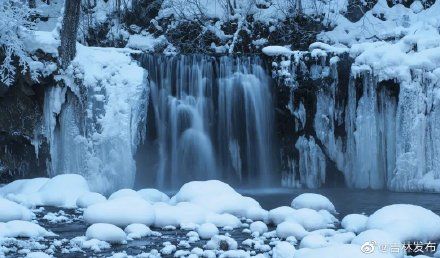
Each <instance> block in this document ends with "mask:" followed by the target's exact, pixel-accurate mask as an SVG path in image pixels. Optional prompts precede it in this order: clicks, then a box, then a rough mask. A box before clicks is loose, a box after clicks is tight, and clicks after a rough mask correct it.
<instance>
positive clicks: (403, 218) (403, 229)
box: [367, 204, 440, 242]
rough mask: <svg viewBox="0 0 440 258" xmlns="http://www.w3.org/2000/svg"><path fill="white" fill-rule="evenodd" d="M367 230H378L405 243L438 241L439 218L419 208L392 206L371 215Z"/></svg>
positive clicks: (404, 205)
mask: <svg viewBox="0 0 440 258" xmlns="http://www.w3.org/2000/svg"><path fill="white" fill-rule="evenodd" d="M367 229H380V230H383V231H385V232H387V233H389V234H390V235H392V236H394V237H396V238H397V239H399V240H400V241H402V242H405V241H425V242H427V241H430V240H431V241H432V240H433V239H440V216H439V215H437V214H435V213H434V212H432V211H430V210H427V209H425V208H423V207H420V206H415V205H409V204H394V205H390V206H385V207H383V208H381V209H379V210H377V211H376V212H375V213H373V214H372V215H371V216H370V217H369V218H368V222H367Z"/></svg>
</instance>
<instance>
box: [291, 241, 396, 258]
mask: <svg viewBox="0 0 440 258" xmlns="http://www.w3.org/2000/svg"><path fill="white" fill-rule="evenodd" d="M295 257H300V258H318V257H319V258H320V257H325V258H394V256H392V255H390V254H383V253H380V254H377V253H372V254H365V253H363V252H362V251H361V248H360V247H359V246H358V245H352V244H342V245H331V246H327V247H323V248H317V249H311V248H303V249H298V250H297V251H296V253H295Z"/></svg>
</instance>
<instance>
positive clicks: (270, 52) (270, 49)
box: [261, 46, 293, 57]
mask: <svg viewBox="0 0 440 258" xmlns="http://www.w3.org/2000/svg"><path fill="white" fill-rule="evenodd" d="M261 51H263V53H264V54H265V55H267V56H286V57H290V56H291V55H292V54H293V51H292V50H290V49H288V48H286V47H282V46H267V47H264V48H263V49H262V50H261Z"/></svg>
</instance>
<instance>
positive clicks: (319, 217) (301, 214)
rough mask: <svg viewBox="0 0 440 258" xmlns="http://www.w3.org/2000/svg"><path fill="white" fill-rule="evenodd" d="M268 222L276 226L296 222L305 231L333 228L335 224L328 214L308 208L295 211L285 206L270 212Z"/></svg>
mask: <svg viewBox="0 0 440 258" xmlns="http://www.w3.org/2000/svg"><path fill="white" fill-rule="evenodd" d="M269 220H270V221H272V222H273V223H274V224H277V225H278V224H280V223H282V222H285V221H292V222H296V223H299V224H300V225H301V226H302V227H304V228H305V229H307V230H317V229H322V228H327V227H333V226H334V225H333V224H334V223H335V222H336V221H334V217H333V216H332V215H331V214H330V213H325V212H321V211H320V212H317V211H315V210H312V209H309V208H302V209H299V210H296V209H293V208H291V207H287V206H282V207H278V208H275V209H273V210H270V211H269Z"/></svg>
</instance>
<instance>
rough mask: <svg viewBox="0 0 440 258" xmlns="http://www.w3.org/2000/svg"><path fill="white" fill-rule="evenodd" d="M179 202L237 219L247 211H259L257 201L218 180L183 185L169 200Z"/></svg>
mask: <svg viewBox="0 0 440 258" xmlns="http://www.w3.org/2000/svg"><path fill="white" fill-rule="evenodd" d="M179 202H191V203H194V204H197V205H199V206H201V207H204V208H206V209H208V210H210V211H212V212H215V213H229V214H232V215H235V216H239V217H245V216H246V213H247V211H248V210H249V209H252V208H259V209H261V206H260V204H259V203H258V202H257V201H255V200H254V199H252V198H250V197H245V196H242V195H241V194H239V193H237V192H236V191H235V190H234V189H233V188H232V187H230V186H229V185H228V184H226V183H223V182H221V181H218V180H208V181H192V182H189V183H186V184H184V185H183V186H182V187H181V188H180V190H179V192H178V193H177V194H176V195H175V196H173V197H172V198H171V203H174V204H176V203H179Z"/></svg>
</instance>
